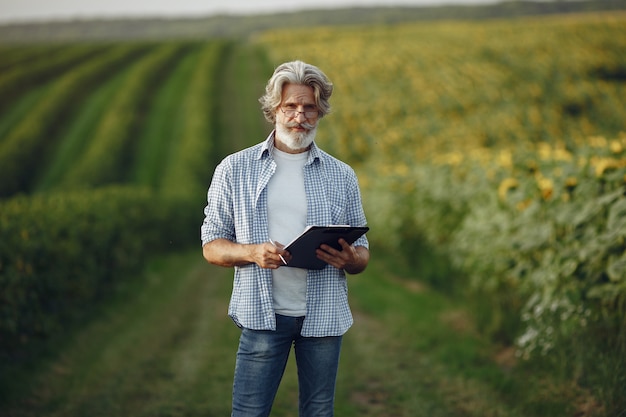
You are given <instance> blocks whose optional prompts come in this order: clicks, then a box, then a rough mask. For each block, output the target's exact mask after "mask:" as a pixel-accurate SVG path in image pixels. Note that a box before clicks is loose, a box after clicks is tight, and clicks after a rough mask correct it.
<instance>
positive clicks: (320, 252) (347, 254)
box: [316, 239, 370, 274]
mask: <svg viewBox="0 0 626 417" xmlns="http://www.w3.org/2000/svg"><path fill="white" fill-rule="evenodd" d="M339 244H340V245H341V250H337V249H335V248H333V247H331V246H328V245H322V246H320V248H319V249H317V251H316V254H317V257H318V258H319V259H321V260H323V261H324V262H326V263H327V264H329V265H332V266H334V267H335V268H338V269H344V270H345V271H346V272H347V273H349V274H358V273H359V272H362V271H363V270H365V267H367V263H368V262H369V257H370V256H369V250H367V248H366V247H364V246H352V245H349V244H348V242H346V241H345V240H344V239H339Z"/></svg>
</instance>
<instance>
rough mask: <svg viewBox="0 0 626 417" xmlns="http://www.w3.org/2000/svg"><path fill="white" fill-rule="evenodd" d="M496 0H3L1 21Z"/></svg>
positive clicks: (235, 12)
mask: <svg viewBox="0 0 626 417" xmlns="http://www.w3.org/2000/svg"><path fill="white" fill-rule="evenodd" d="M495 2H496V0H310V1H303V0H0V22H2V23H10V22H30V21H45V20H75V19H94V18H120V17H189V16H192V17H203V16H209V15H215V14H257V13H275V12H281V11H283V12H291V11H297V10H305V9H313V8H318V9H327V8H339V7H367V6H426V5H442V4H478V3H483V4H484V3H495Z"/></svg>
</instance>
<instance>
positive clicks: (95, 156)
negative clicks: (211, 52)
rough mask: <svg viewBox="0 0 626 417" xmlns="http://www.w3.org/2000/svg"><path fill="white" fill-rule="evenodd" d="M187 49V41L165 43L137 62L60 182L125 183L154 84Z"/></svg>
mask: <svg viewBox="0 0 626 417" xmlns="http://www.w3.org/2000/svg"><path fill="white" fill-rule="evenodd" d="M184 51H185V49H184V48H183V44H164V45H162V46H159V47H158V48H157V49H156V50H155V51H154V52H152V53H151V54H150V55H148V56H146V57H144V58H143V59H141V60H140V61H139V62H137V63H136V64H135V65H134V66H133V68H132V69H131V71H130V73H129V74H128V76H127V77H126V79H125V80H124V83H123V84H122V86H121V87H120V89H119V90H118V92H117V93H116V95H115V96H114V97H113V98H112V100H111V103H110V104H109V106H108V109H107V112H106V114H105V115H103V117H102V119H101V120H100V123H99V126H98V128H97V130H96V134H95V136H94V137H93V138H91V139H90V141H89V145H88V147H87V149H86V150H85V152H84V154H83V155H82V156H81V157H80V159H79V160H77V161H75V163H74V164H73V165H72V167H71V169H69V170H68V171H67V173H66V175H65V177H64V179H63V180H62V181H61V184H60V185H59V186H60V187H61V188H66V189H68V188H69V189H71V188H86V187H92V186H99V185H103V184H107V183H111V182H124V181H125V179H126V175H127V172H128V169H129V166H130V165H131V164H132V163H133V154H134V151H135V148H136V137H135V136H136V135H137V130H136V127H137V125H138V122H139V121H141V117H142V113H143V112H144V111H145V107H146V102H147V101H148V99H149V98H150V96H151V90H152V89H154V84H155V83H158V82H160V76H162V75H163V74H164V73H163V71H164V70H168V69H169V68H170V67H171V64H172V62H175V60H176V59H177V57H179V56H180V54H181V53H182V52H184Z"/></svg>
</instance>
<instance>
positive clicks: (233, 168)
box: [201, 61, 369, 417]
mask: <svg viewBox="0 0 626 417" xmlns="http://www.w3.org/2000/svg"><path fill="white" fill-rule="evenodd" d="M332 91H333V85H332V84H331V83H330V81H329V80H328V78H327V77H326V75H325V74H324V73H323V72H322V71H320V70H319V69H318V68H317V67H315V66H313V65H309V64H306V63H304V62H301V61H294V62H288V63H285V64H282V65H280V66H279V67H278V68H277V69H276V70H275V72H274V74H273V76H272V77H271V79H270V80H269V81H268V83H267V86H266V93H265V95H264V96H263V97H261V99H260V100H259V101H260V102H261V104H262V109H263V112H264V115H265V117H266V119H267V120H268V121H269V122H270V123H272V124H273V125H274V127H275V129H274V131H273V132H272V133H271V134H270V135H269V137H268V138H267V139H266V140H265V141H264V142H262V143H260V144H257V145H256V146H253V147H251V148H248V149H245V150H243V151H240V152H237V153H235V154H232V155H229V156H228V157H226V158H225V159H224V160H223V161H222V162H221V163H220V164H219V165H218V166H217V168H216V169H215V173H214V175H213V180H212V182H211V186H210V187H209V190H208V193H207V206H206V208H205V210H204V213H205V219H204V223H203V225H202V230H201V232H202V244H203V255H204V257H205V259H206V260H207V261H208V262H210V263H212V264H215V265H221V266H226V267H234V268H235V278H234V285H233V292H232V296H231V300H230V305H229V308H228V314H229V316H230V317H231V318H232V319H233V321H234V322H235V323H236V324H237V325H238V326H239V327H240V328H241V329H242V332H241V338H240V341H239V349H238V351H237V359H236V365H235V376H234V383H233V402H232V407H233V412H232V416H235V417H238V416H269V414H270V411H271V407H272V403H273V401H274V397H275V395H276V391H277V389H278V386H279V384H280V380H281V379H282V375H283V372H284V370H285V365H286V363H287V358H288V357H289V353H290V350H291V345H292V344H293V345H294V350H295V355H296V364H297V367H298V381H299V415H300V416H301V417H306V416H309V417H313V416H315V417H320V416H332V415H333V406H334V395H335V381H336V377H337V368H338V365H339V352H340V349H341V340H342V335H343V334H344V333H345V332H346V331H347V330H348V328H349V327H350V326H351V325H352V322H353V319H352V314H351V312H350V308H349V306H348V299H347V281H346V275H345V273H346V272H347V273H349V274H357V273H359V272H361V271H363V270H364V269H365V268H366V266H367V264H368V262H369V249H368V248H369V244H368V241H367V238H366V237H365V236H362V237H361V238H359V239H358V240H357V241H356V242H354V244H353V245H348V244H347V243H346V242H345V241H344V240H343V239H340V240H339V243H340V244H341V248H342V249H341V250H340V251H339V250H335V249H333V248H332V247H330V246H327V245H322V246H321V247H320V248H319V249H318V250H317V257H318V258H320V259H322V260H323V261H325V262H326V263H327V264H328V265H327V266H326V267H325V268H324V269H322V270H305V269H300V268H291V267H285V266H284V265H285V264H286V263H288V262H289V260H290V254H289V252H288V251H286V250H285V249H284V244H285V243H287V242H290V241H291V240H292V239H293V238H294V237H296V236H297V235H299V234H300V233H301V232H302V231H303V230H304V229H305V227H306V226H308V225H331V224H347V225H351V226H364V225H365V224H366V219H365V214H364V212H363V207H362V204H361V196H360V191H359V187H358V183H357V179H356V176H355V174H354V171H353V170H352V168H350V167H349V166H348V165H347V164H345V163H343V162H341V161H339V160H337V159H335V158H333V157H332V156H330V155H329V154H327V153H325V152H323V151H322V150H320V149H319V148H318V147H317V146H316V144H315V142H314V139H315V134H316V129H317V124H318V121H319V120H320V119H321V118H323V117H324V116H325V115H326V114H328V112H329V111H330V104H329V98H330V96H331V94H332Z"/></svg>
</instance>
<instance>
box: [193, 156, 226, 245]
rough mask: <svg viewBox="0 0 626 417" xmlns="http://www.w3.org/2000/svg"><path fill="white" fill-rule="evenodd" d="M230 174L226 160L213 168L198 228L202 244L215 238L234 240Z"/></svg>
mask: <svg viewBox="0 0 626 417" xmlns="http://www.w3.org/2000/svg"><path fill="white" fill-rule="evenodd" d="M231 174H232V172H231V167H230V164H229V163H228V160H224V161H222V162H221V163H220V164H219V165H218V166H217V167H216V168H215V172H214V174H213V179H212V181H211V185H210V187H209V190H208V192H207V205H206V207H205V208H204V221H203V223H202V227H201V229H200V235H201V236H200V237H201V240H202V245H205V244H207V243H209V242H211V241H213V240H216V239H228V240H231V241H234V240H235V222H234V215H233V201H232V187H231V178H232V175H231Z"/></svg>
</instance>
